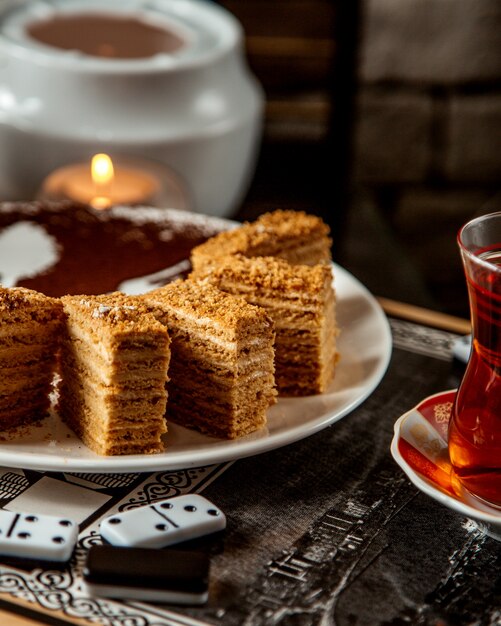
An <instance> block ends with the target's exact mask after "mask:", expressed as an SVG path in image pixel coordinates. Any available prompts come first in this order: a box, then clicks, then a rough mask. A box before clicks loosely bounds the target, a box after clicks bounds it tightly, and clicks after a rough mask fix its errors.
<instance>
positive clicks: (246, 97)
mask: <svg viewBox="0 0 501 626" xmlns="http://www.w3.org/2000/svg"><path fill="white" fill-rule="evenodd" d="M89 20H90V22H92V21H94V24H98V25H99V24H100V28H101V27H103V24H104V26H106V22H108V23H109V25H110V24H111V26H113V28H112V29H111V31H110V29H108V31H106V29H104V32H108V33H110V32H115V31H116V32H118V31H120V30H121V29H122V27H125V26H127V24H128V25H129V26H131V25H132V26H131V27H132V29H133V30H132V32H133V33H135V35H134V37H132V36H131V37H129V38H127V36H126V35H125V38H124V41H125V44H124V46H125V47H124V48H123V49H120V46H119V43H117V42H116V41H113V40H110V41H108V40H106V37H105V36H104V35H102V34H101V35H99V33H97V32H96V33H94V31H93V30H92V29H90V28H87V26H89ZM84 22H85V24H84ZM79 23H80V25H85V26H86V28H82V29H80V30H79V28H78V25H79ZM58 24H59V25H60V26H61V24H62V28H60V29H59V31H60V32H59V35H61V31H63V32H62V34H63V35H64V31H65V30H69V31H70V35H71V29H70V26H69V25H70V24H73V27H74V31H73V32H74V34H75V33H76V32H80V35H79V37H76V36H70V37H69V39H68V38H67V40H66V43H65V40H64V37H63V40H61V39H60V38H59V35H58V33H57V26H58ZM75 24H76V26H75ZM115 27H116V28H115ZM54 29H55V30H54ZM138 29H139V30H138ZM141 29H143V30H144V31H145V32H146V34H147V36H145V37H143V38H141V37H142V36H141V35H140V32H139V31H140V30H141ZM152 31H154V32H153V34H152ZM89 33H91V34H93V37H92V39H93V41H88V39H90V38H91V37H90V35H89ZM94 35H96V37H94ZM98 35H99V36H98ZM153 35H154V36H153ZM157 36H158V37H157ZM155 37H157V39H158V41H157V39H155ZM94 39H96V41H94ZM153 40H154V41H156V43H154V45H153V48H151V46H150V43H151V41H153ZM96 42H97V43H96ZM132 42H135V44H134V45H135V46H136V47H134V46H132ZM148 42H150V43H148ZM122 43H123V42H122ZM129 43H130V45H129ZM143 44H144V45H143ZM86 45H89V46H90V48H86ZM65 46H66V47H65ZM92 46H94V48H93V47H92ZM138 46H139V49H138ZM141 46H142V47H141ZM144 46H146V48H145V47H144ZM148 46H150V47H149V48H148ZM0 58H1V59H2V61H3V62H2V63H1V64H0V122H1V123H0V196H1V197H2V198H3V199H21V198H30V197H33V196H34V195H35V194H36V192H37V190H38V189H39V187H40V186H41V185H42V181H44V180H45V179H46V178H47V176H49V175H50V174H51V173H52V172H54V170H57V169H59V168H61V167H63V166H66V165H68V164H72V163H87V162H88V161H89V160H90V157H91V156H92V155H93V154H96V153H99V152H105V153H107V154H110V155H111V156H112V157H113V156H114V155H125V156H127V157H128V158H131V159H139V160H143V159H146V160H147V161H149V162H150V163H157V164H159V166H164V167H165V168H166V169H168V170H169V171H170V172H171V174H172V177H174V178H175V179H176V181H178V182H179V184H180V186H181V187H182V188H184V189H185V190H186V193H187V196H188V197H189V199H190V200H189V201H190V204H191V207H192V208H193V209H194V210H195V211H198V212H202V213H207V214H212V215H219V216H226V215H230V214H231V213H232V212H233V210H234V209H235V208H236V207H237V206H238V203H239V201H240V200H241V199H242V197H243V195H244V194H245V192H246V190H247V187H248V184H249V182H250V179H251V176H252V174H253V171H254V165H255V159H256V153H257V149H258V145H259V140H260V136H261V126H262V112H263V95H262V91H261V88H260V87H259V85H258V84H257V83H256V81H255V80H254V78H253V77H252V75H251V74H250V73H249V71H248V68H247V66H246V63H245V60H244V55H243V45H242V30H241V27H240V25H239V23H238V22H237V21H236V20H235V19H234V18H233V17H232V16H231V15H230V14H229V13H228V12H226V11H225V10H224V9H222V8H220V7H218V6H217V5H216V4H214V3H210V2H204V1H201V0H144V1H141V0H51V1H50V2H47V3H45V2H43V1H42V2H37V3H33V2H31V1H28V0H27V1H23V0H21V1H20V0H5V1H4V2H3V3H2V7H1V8H0Z"/></svg>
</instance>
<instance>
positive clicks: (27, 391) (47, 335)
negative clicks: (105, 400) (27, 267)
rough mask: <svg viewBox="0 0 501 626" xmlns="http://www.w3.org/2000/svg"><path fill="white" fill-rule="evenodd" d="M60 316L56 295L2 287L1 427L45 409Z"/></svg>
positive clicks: (21, 421)
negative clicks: (51, 296) (53, 296)
mask: <svg viewBox="0 0 501 626" xmlns="http://www.w3.org/2000/svg"><path fill="white" fill-rule="evenodd" d="M62 322H63V308H62V305H61V303H60V302H59V301H58V300H56V299H53V298H48V297H46V296H44V295H42V294H40V293H37V292H35V291H31V290H29V289H23V288H13V289H6V288H4V287H0V370H1V372H2V377H1V380H0V429H6V428H10V427H13V426H16V425H19V424H29V423H31V422H34V421H36V420H39V419H41V418H43V417H45V415H46V414H47V411H48V408H49V404H50V400H49V394H50V393H51V391H52V389H53V388H52V385H51V383H52V380H53V377H54V374H55V369H56V358H57V354H58V351H59V335H60V332H59V330H60V329H61V328H62Z"/></svg>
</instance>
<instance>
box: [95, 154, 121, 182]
mask: <svg viewBox="0 0 501 626" xmlns="http://www.w3.org/2000/svg"><path fill="white" fill-rule="evenodd" d="M90 171H91V176H92V181H93V182H94V184H95V185H99V186H104V185H108V184H109V183H111V182H112V181H113V178H114V176H115V172H114V169H113V161H112V160H111V159H110V157H109V156H108V155H107V154H95V155H94V156H93V157H92V163H91V166H90Z"/></svg>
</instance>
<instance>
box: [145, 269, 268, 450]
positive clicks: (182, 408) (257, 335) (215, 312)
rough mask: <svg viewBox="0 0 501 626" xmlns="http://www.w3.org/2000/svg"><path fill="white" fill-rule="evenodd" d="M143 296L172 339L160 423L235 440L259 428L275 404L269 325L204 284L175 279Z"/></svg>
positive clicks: (249, 308) (247, 306) (253, 309)
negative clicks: (164, 408)
mask: <svg viewBox="0 0 501 626" xmlns="http://www.w3.org/2000/svg"><path fill="white" fill-rule="evenodd" d="M143 298H144V299H145V300H146V302H148V303H149V304H150V305H151V306H153V307H156V308H158V312H157V313H156V315H158V316H159V317H158V319H161V320H162V321H163V323H164V324H165V325H166V326H167V328H168V330H169V335H170V337H171V339H172V344H171V350H172V359H171V366H170V370H169V376H170V382H169V384H168V390H169V404H168V407H167V418H168V419H171V420H173V421H174V422H177V423H179V424H181V425H183V426H186V427H188V428H194V429H196V430H199V431H201V432H203V433H205V434H208V435H211V436H214V437H221V438H228V439H234V438H236V437H240V436H242V435H246V434H247V433H250V432H252V431H254V430H257V429H259V428H261V427H262V426H264V425H265V424H266V409H267V408H268V407H269V406H270V405H271V404H273V403H274V402H275V396H276V390H275V383H274V375H273V372H274V368H273V341H274V336H275V333H274V331H273V323H272V322H271V320H270V319H269V317H268V315H267V314H266V312H265V311H264V310H263V309H261V308H259V307H255V306H252V305H250V304H247V303H246V302H245V300H243V299H242V298H235V297H233V296H231V295H229V294H226V293H223V292H222V291H220V290H219V289H216V288H215V287H212V286H211V285H208V284H198V283H196V282H193V281H180V280H178V281H175V282H173V283H170V284H168V285H166V286H165V287H161V288H160V289H156V290H155V291H152V292H150V293H147V294H145V295H144V296H143Z"/></svg>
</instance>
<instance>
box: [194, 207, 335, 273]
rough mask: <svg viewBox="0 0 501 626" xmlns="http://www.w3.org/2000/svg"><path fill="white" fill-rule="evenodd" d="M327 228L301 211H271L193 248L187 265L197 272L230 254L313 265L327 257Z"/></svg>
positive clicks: (328, 239)
mask: <svg viewBox="0 0 501 626" xmlns="http://www.w3.org/2000/svg"><path fill="white" fill-rule="evenodd" d="M331 243H332V242H331V240H330V238H329V227H328V226H327V224H325V223H324V222H323V221H322V220H321V219H320V218H319V217H316V216H315V215H308V214H307V213H304V212H303V211H281V210H278V211H274V212H273V213H265V214H264V215H261V216H260V217H259V218H258V219H257V220H256V221H255V222H247V223H245V224H243V225H242V226H240V227H238V228H235V229H234V230H230V231H224V232H222V233H219V234H217V235H215V236H214V237H211V238H210V239H208V240H207V241H206V242H205V243H203V244H201V245H199V246H197V247H195V248H193V250H192V252H191V264H192V266H193V269H194V270H195V271H197V272H198V273H201V272H203V271H208V270H209V269H210V268H212V267H214V266H216V265H217V264H218V261H219V259H221V258H222V257H224V256H228V255H233V254H242V255H244V256H246V257H255V256H275V257H279V258H282V259H285V260H286V261H289V263H293V264H301V265H316V264H318V263H329V262H330V260H331V251H330V248H331Z"/></svg>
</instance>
